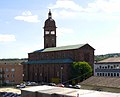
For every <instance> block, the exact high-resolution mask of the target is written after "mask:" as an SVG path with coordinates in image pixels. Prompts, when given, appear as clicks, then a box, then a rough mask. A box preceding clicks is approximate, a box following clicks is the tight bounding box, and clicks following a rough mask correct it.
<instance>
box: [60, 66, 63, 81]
mask: <svg viewBox="0 0 120 97" xmlns="http://www.w3.org/2000/svg"><path fill="white" fill-rule="evenodd" d="M60 69H61V83H62V75H63V74H62V73H63V72H62V70H63V67H62V66H61V68H60Z"/></svg>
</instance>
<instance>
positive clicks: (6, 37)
mask: <svg viewBox="0 0 120 97" xmlns="http://www.w3.org/2000/svg"><path fill="white" fill-rule="evenodd" d="M15 40H16V38H15V36H14V35H2V34H0V42H9V41H15Z"/></svg>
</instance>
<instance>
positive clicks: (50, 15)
mask: <svg viewBox="0 0 120 97" xmlns="http://www.w3.org/2000/svg"><path fill="white" fill-rule="evenodd" d="M48 18H52V13H51V10H50V9H49V13H48Z"/></svg>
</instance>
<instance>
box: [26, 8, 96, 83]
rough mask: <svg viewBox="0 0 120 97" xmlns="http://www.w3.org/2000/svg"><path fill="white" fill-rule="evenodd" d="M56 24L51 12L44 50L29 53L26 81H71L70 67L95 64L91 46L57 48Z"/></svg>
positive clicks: (80, 45) (46, 26)
mask: <svg viewBox="0 0 120 97" xmlns="http://www.w3.org/2000/svg"><path fill="white" fill-rule="evenodd" d="M56 28H57V27H56V23H55V21H54V20H53V19H52V13H51V11H50V10H49V13H48V19H47V20H46V21H45V23H44V27H43V29H44V48H43V49H40V50H36V51H33V52H31V53H28V62H26V64H24V81H35V82H56V83H59V82H65V81H67V80H69V74H70V65H71V64H72V63H73V62H77V61H86V62H88V63H89V64H90V65H91V66H92V67H93V64H94V48H93V47H91V46H90V45H89V44H77V45H68V46H61V47H56V33H57V32H56Z"/></svg>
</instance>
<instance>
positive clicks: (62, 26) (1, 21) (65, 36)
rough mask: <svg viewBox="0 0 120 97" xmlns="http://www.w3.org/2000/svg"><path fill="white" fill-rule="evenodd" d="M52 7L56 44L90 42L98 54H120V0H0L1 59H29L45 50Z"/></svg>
mask: <svg viewBox="0 0 120 97" xmlns="http://www.w3.org/2000/svg"><path fill="white" fill-rule="evenodd" d="M49 9H51V10H52V17H53V19H54V20H55V21H56V25H57V27H58V28H57V46H64V45H73V44H84V43H88V44H90V45H91V46H92V47H94V48H95V55H99V54H107V53H120V45H119V42H120V38H119V37H120V0H1V1H0V58H27V57H28V53H30V52H33V51H35V50H38V49H42V48H43V47H44V46H43V26H44V21H45V20H46V19H47V18H48V16H47V14H48V10H49Z"/></svg>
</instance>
